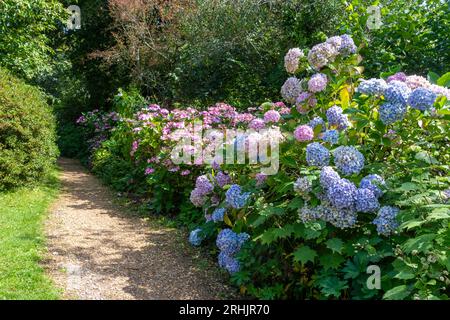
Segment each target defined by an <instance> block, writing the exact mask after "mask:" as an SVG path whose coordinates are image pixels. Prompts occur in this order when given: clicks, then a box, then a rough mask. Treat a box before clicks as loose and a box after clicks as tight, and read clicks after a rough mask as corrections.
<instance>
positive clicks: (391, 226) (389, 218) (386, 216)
mask: <svg viewBox="0 0 450 320" xmlns="http://www.w3.org/2000/svg"><path fill="white" fill-rule="evenodd" d="M398 212H399V209H398V208H395V207H391V206H384V207H382V208H381V209H380V211H378V215H377V217H376V218H375V219H374V220H373V224H375V225H376V226H377V232H378V234H380V235H384V236H389V235H391V234H392V233H394V231H395V230H396V229H397V228H398V223H397V221H396V217H397V214H398Z"/></svg>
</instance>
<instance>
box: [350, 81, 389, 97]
mask: <svg viewBox="0 0 450 320" xmlns="http://www.w3.org/2000/svg"><path fill="white" fill-rule="evenodd" d="M386 88H387V83H386V81H384V80H383V79H375V78H372V79H369V80H364V81H362V82H361V83H360V84H359V86H358V88H357V89H356V91H357V92H359V93H363V94H367V95H369V96H372V95H375V96H382V95H384V91H385V90H386Z"/></svg>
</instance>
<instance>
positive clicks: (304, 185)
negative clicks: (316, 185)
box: [294, 177, 312, 193]
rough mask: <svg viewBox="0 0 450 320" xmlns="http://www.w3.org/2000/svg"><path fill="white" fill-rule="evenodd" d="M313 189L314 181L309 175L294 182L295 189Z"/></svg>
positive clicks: (305, 191) (297, 190) (305, 190)
mask: <svg viewBox="0 0 450 320" xmlns="http://www.w3.org/2000/svg"><path fill="white" fill-rule="evenodd" d="M311 189H312V183H311V181H310V180H309V179H308V178H307V177H300V178H298V179H297V180H296V181H295V182H294V191H295V192H298V193H308V192H310V191H311Z"/></svg>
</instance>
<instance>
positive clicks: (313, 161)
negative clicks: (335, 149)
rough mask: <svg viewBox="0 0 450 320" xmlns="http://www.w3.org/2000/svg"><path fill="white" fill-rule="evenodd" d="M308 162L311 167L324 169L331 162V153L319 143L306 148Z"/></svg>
mask: <svg viewBox="0 0 450 320" xmlns="http://www.w3.org/2000/svg"><path fill="white" fill-rule="evenodd" d="M306 162H308V165H310V166H318V167H323V166H326V165H328V164H329V162H330V151H328V149H327V148H325V147H324V146H322V145H321V144H320V143H318V142H313V143H310V144H308V145H307V146H306Z"/></svg>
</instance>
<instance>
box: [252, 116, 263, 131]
mask: <svg viewBox="0 0 450 320" xmlns="http://www.w3.org/2000/svg"><path fill="white" fill-rule="evenodd" d="M248 127H249V128H250V129H253V130H259V129H264V128H265V127H266V123H265V122H264V120H263V119H258V118H256V119H253V120H252V121H251V122H250V123H249V125H248Z"/></svg>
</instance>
